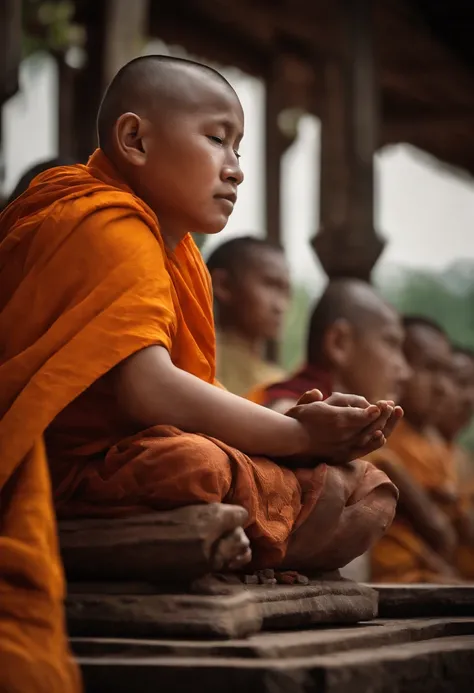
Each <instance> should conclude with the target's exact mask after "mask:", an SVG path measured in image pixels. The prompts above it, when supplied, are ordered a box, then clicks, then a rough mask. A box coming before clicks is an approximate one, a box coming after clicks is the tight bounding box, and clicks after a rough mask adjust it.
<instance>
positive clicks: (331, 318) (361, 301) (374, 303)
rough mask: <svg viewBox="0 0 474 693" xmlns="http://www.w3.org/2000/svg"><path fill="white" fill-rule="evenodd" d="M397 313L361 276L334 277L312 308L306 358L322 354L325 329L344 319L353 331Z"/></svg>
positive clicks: (370, 325) (373, 324)
mask: <svg viewBox="0 0 474 693" xmlns="http://www.w3.org/2000/svg"><path fill="white" fill-rule="evenodd" d="M395 315H396V311H395V309H394V308H393V307H392V306H390V305H389V304H388V303H386V302H385V301H384V300H383V299H382V298H381V297H380V296H379V295H378V294H377V293H376V292H375V291H374V289H373V288H372V287H371V286H370V284H367V283H366V282H364V281H361V280H360V279H336V280H334V281H332V282H330V284H329V285H328V287H327V288H326V290H325V292H324V293H323V295H322V296H321V298H320V300H319V301H318V303H317V305H316V308H315V309H314V311H313V315H312V317H311V322H310V328H309V340H308V357H309V359H310V360H313V361H314V359H315V356H316V357H319V356H320V355H321V351H322V347H323V342H324V334H325V332H326V330H327V329H328V328H329V327H331V325H333V324H334V323H336V322H337V321H339V320H346V321H347V322H349V323H350V324H351V325H352V326H353V327H354V328H355V329H356V330H365V329H368V328H370V327H372V326H376V325H377V324H378V323H380V322H382V321H383V320H387V318H389V317H392V318H393V317H394V316H395Z"/></svg>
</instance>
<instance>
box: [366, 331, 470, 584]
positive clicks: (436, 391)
mask: <svg viewBox="0 0 474 693" xmlns="http://www.w3.org/2000/svg"><path fill="white" fill-rule="evenodd" d="M405 330H406V339H405V355H406V358H407V360H408V363H409V364H410V366H411V368H412V376H411V378H410V380H409V381H408V383H407V385H406V387H405V391H404V395H403V398H402V400H401V402H402V406H403V408H404V411H405V418H404V421H403V422H402V423H401V425H400V427H399V428H398V430H397V432H396V434H395V435H394V436H393V438H391V440H390V445H389V446H387V448H386V449H385V450H384V451H383V453H381V452H377V453H375V454H374V455H372V459H373V460H374V461H376V462H377V464H378V466H379V467H380V468H381V469H383V470H384V471H385V472H386V473H387V474H388V475H389V476H390V477H391V478H392V479H393V480H394V481H395V483H397V484H398V485H399V489H400V503H399V507H398V510H397V517H396V519H395V521H394V523H393V525H392V527H391V528H390V530H389V532H388V533H387V535H386V536H385V537H384V538H383V539H382V540H381V541H380V542H379V543H378V544H377V545H376V546H375V547H374V549H373V553H372V571H373V573H372V577H373V579H374V581H378V582H405V583H408V582H432V583H433V582H434V583H436V582H448V583H449V582H456V581H458V580H460V579H461V576H460V574H459V572H458V571H457V569H456V567H455V551H456V547H457V545H458V541H459V538H458V536H457V533H456V524H457V520H458V518H459V493H458V485H457V477H456V470H455V466H454V464H453V459H452V456H451V455H450V454H449V452H448V451H447V450H446V447H445V446H444V445H441V444H440V443H439V441H434V440H433V438H432V436H431V434H430V430H431V427H432V426H433V425H434V424H435V423H436V422H437V421H439V420H440V417H441V416H442V415H443V414H444V415H447V416H449V415H450V414H449V412H446V411H445V407H444V404H445V402H446V401H447V400H446V395H447V393H448V392H449V389H450V387H451V358H452V356H451V347H450V343H449V341H448V338H447V337H446V335H445V333H444V332H443V331H442V330H441V328H440V327H439V326H438V325H436V324H435V323H433V322H432V321H430V320H427V319H425V318H418V317H413V318H407V319H406V320H405ZM406 475H408V476H409V477H410V478H411V485H408V484H406V485H404V484H403V483H402V481H403V479H404V477H405V476H406Z"/></svg>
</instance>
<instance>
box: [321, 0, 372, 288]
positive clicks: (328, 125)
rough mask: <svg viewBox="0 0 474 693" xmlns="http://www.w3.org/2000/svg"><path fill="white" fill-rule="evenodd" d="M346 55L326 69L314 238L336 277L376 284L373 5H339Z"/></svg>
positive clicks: (346, 1)
mask: <svg viewBox="0 0 474 693" xmlns="http://www.w3.org/2000/svg"><path fill="white" fill-rule="evenodd" d="M339 10H340V11H339V18H340V25H339V29H340V41H341V50H340V51H339V53H338V57H337V58H334V59H332V60H331V61H329V62H327V64H326V66H325V70H324V97H323V103H322V113H321V115H322V117H321V120H322V137H321V183H320V186H321V187H320V210H321V212H320V228H319V231H318V233H317V235H316V236H315V238H314V239H313V241H312V245H313V247H314V249H315V251H316V253H317V255H318V258H319V260H320V262H321V264H322V266H323V268H324V270H325V271H326V273H327V275H328V277H329V278H330V279H333V278H336V277H357V278H360V279H364V280H369V279H370V274H371V271H372V268H373V267H374V265H375V263H376V261H377V259H378V257H379V255H380V253H381V252H382V249H383V245H384V243H383V241H382V240H381V239H380V238H379V237H378V235H377V233H376V231H375V228H374V153H375V151H376V148H377V138H378V124H379V103H378V95H377V84H376V77H375V66H374V53H373V40H372V12H373V3H372V0H339Z"/></svg>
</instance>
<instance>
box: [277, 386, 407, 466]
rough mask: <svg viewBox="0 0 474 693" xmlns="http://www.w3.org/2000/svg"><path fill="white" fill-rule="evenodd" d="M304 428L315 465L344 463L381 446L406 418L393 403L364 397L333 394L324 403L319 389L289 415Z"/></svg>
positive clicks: (305, 396) (309, 451) (309, 394)
mask: <svg viewBox="0 0 474 693" xmlns="http://www.w3.org/2000/svg"><path fill="white" fill-rule="evenodd" d="M286 415H287V416H291V417H292V418H294V419H297V420H298V421H299V422H300V423H301V424H302V426H303V428H304V429H305V431H306V433H307V436H308V441H307V447H308V450H307V451H306V452H305V454H304V455H303V457H305V458H306V459H307V460H308V456H310V457H311V458H312V460H313V464H314V462H316V461H320V460H324V461H326V462H328V463H330V464H344V463H346V462H349V461H350V460H353V459H356V458H357V457H365V456H366V455H369V454H370V453H371V452H373V451H374V450H377V449H378V448H380V447H382V445H384V444H385V442H386V440H387V438H388V437H389V436H390V435H391V433H392V431H393V430H394V428H395V426H396V424H397V423H398V421H399V420H400V419H401V418H402V416H403V411H402V409H401V408H400V407H396V406H395V405H394V403H393V402H390V401H385V400H382V401H379V402H377V403H376V404H370V402H368V401H367V400H366V399H365V398H364V397H359V396H358V395H346V394H342V393H333V394H332V395H331V396H330V397H328V399H326V400H325V401H324V402H323V401H322V394H321V392H320V391H319V390H311V391H309V392H306V393H305V394H304V395H303V396H302V397H301V398H300V400H299V401H298V403H297V405H296V406H294V407H292V408H291V409H290V410H289V411H288V412H287V413H286Z"/></svg>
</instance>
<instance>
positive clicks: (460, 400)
mask: <svg viewBox="0 0 474 693" xmlns="http://www.w3.org/2000/svg"><path fill="white" fill-rule="evenodd" d="M473 414H474V353H473V352H472V351H470V350H469V349H466V348H462V347H457V346H453V347H452V356H451V387H450V388H448V389H447V390H446V392H445V394H444V397H443V411H442V412H440V414H439V416H438V419H437V421H436V428H435V429H434V430H433V440H434V441H435V442H436V443H438V444H440V445H441V446H443V444H444V447H445V454H446V457H447V459H449V460H450V464H451V465H452V468H453V470H454V474H455V479H456V484H457V512H456V515H455V516H454V519H455V527H456V531H457V534H458V538H459V545H458V548H457V550H456V567H457V569H458V570H459V572H460V574H461V576H462V577H463V578H466V579H469V580H473V581H474V461H473V459H472V455H471V454H469V452H468V451H467V450H466V449H465V448H464V447H462V446H461V445H460V444H459V442H458V438H459V436H460V434H461V433H462V432H463V431H464V430H465V429H466V428H467V427H468V426H469V424H470V423H471V421H472V416H473Z"/></svg>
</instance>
